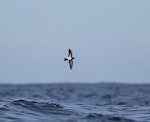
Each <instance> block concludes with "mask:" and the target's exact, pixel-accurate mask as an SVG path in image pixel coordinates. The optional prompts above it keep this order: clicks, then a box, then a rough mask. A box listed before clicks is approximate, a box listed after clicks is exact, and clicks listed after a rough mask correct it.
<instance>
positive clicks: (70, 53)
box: [68, 49, 72, 57]
mask: <svg viewBox="0 0 150 122" xmlns="http://www.w3.org/2000/svg"><path fill="white" fill-rule="evenodd" d="M68 57H72V51H71V50H70V49H69V50H68Z"/></svg>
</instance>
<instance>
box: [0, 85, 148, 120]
mask: <svg viewBox="0 0 150 122" xmlns="http://www.w3.org/2000/svg"><path fill="white" fill-rule="evenodd" d="M0 122H150V84H119V83H93V84H90V83H89V84H88V83H72V84H71V83H56V84H26V85H14V84H13V85H11V84H1V85H0Z"/></svg>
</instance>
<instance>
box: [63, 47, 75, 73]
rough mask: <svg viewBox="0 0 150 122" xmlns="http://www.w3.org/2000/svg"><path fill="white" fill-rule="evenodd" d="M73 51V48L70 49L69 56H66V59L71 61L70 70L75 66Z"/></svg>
mask: <svg viewBox="0 0 150 122" xmlns="http://www.w3.org/2000/svg"><path fill="white" fill-rule="evenodd" d="M72 55H73V54H72V51H71V49H69V50H68V57H67V58H64V61H69V66H70V70H71V69H72V67H73V59H74V57H72Z"/></svg>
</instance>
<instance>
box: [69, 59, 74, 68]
mask: <svg viewBox="0 0 150 122" xmlns="http://www.w3.org/2000/svg"><path fill="white" fill-rule="evenodd" d="M69 66H70V69H72V67H73V60H70V61H69Z"/></svg>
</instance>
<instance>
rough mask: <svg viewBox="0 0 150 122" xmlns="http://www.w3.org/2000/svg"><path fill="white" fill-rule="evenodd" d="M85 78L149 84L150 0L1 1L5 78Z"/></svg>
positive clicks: (0, 54)
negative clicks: (71, 60) (71, 57)
mask: <svg viewBox="0 0 150 122" xmlns="http://www.w3.org/2000/svg"><path fill="white" fill-rule="evenodd" d="M69 48H71V49H72V51H73V53H74V57H75V60H74V67H73V70H72V71H70V70H69V66H68V62H64V61H63V60H64V57H66V56H67V52H68V49H69ZM81 81H82V82H108V81H116V82H121V83H150V0H1V1H0V83H45V82H47V83H52V82H81Z"/></svg>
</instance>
